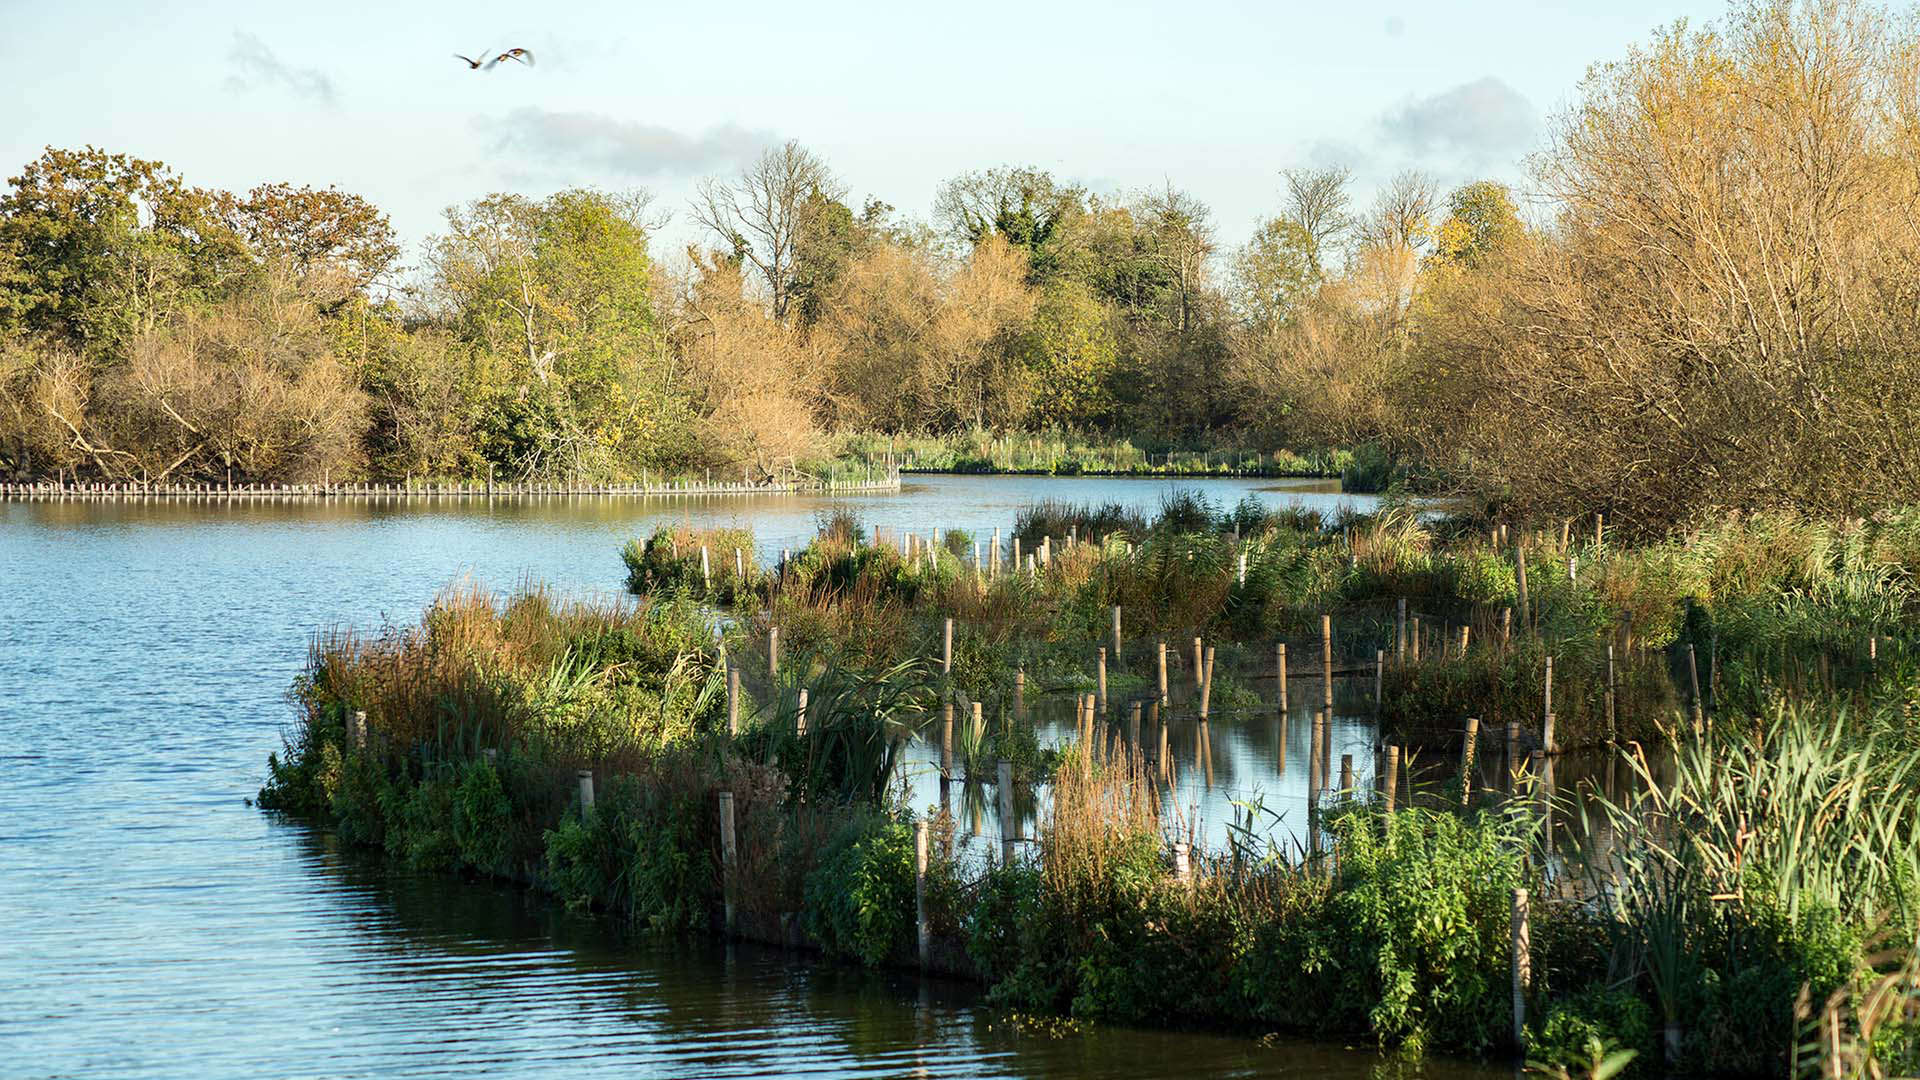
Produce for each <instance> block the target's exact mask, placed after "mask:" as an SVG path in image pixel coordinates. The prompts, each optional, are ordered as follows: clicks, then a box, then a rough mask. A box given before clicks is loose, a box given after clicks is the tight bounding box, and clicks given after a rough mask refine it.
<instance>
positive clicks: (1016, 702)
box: [975, 668, 1027, 720]
mask: <svg viewBox="0 0 1920 1080" xmlns="http://www.w3.org/2000/svg"><path fill="white" fill-rule="evenodd" d="M975 707H976V708H978V706H977V705H976V706H975ZM1026 717H1027V669H1026V668H1021V669H1020V670H1018V671H1015V672H1014V673H1013V718H1014V719H1015V720H1024V719H1026Z"/></svg>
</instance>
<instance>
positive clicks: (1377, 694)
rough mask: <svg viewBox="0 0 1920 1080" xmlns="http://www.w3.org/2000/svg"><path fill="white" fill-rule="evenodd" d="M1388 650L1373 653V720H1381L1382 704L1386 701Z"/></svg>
mask: <svg viewBox="0 0 1920 1080" xmlns="http://www.w3.org/2000/svg"><path fill="white" fill-rule="evenodd" d="M1386 685H1387V650H1385V649H1375V650H1374V651H1373V718H1374V720H1375V721H1378V720H1379V719H1380V709H1381V703H1382V702H1384V701H1385V700H1386Z"/></svg>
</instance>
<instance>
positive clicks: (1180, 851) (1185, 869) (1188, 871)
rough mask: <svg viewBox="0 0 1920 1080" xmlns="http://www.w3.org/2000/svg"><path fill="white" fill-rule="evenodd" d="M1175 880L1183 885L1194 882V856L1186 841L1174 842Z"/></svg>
mask: <svg viewBox="0 0 1920 1080" xmlns="http://www.w3.org/2000/svg"><path fill="white" fill-rule="evenodd" d="M1173 879H1174V880H1175V881H1178V882H1180V883H1181V884H1183V885H1184V884H1186V883H1188V882H1190V881H1192V880H1193V856H1192V854H1191V852H1190V850H1189V846H1188V844H1187V842H1186V841H1185V840H1175V841H1174V842H1173Z"/></svg>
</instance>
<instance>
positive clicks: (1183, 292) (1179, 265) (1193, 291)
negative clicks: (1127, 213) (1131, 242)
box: [1133, 183, 1214, 334]
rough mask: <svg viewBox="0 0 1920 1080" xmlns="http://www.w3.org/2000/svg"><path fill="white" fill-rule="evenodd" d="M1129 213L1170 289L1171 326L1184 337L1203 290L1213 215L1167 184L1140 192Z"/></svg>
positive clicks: (1210, 242)
mask: <svg viewBox="0 0 1920 1080" xmlns="http://www.w3.org/2000/svg"><path fill="white" fill-rule="evenodd" d="M1133 211H1134V215H1135V217H1136V218H1138V219H1139V221H1140V224H1141V228H1142V230H1143V232H1144V233H1145V234H1146V240H1147V245H1148V253H1149V257H1150V258H1151V259H1152V260H1153V262H1154V263H1155V264H1156V265H1158V266H1159V267H1160V269H1161V272H1162V273H1164V274H1166V276H1167V280H1168V284H1169V285H1170V286H1171V288H1172V291H1173V300H1174V302H1175V307H1176V310H1175V312H1174V316H1175V318H1174V325H1175V326H1176V327H1177V328H1178V329H1179V331H1180V332H1181V333H1183V334H1184V333H1185V332H1186V331H1187V329H1188V328H1189V327H1190V326H1191V325H1192V323H1193V309H1194V304H1195V301H1196V298H1197V297H1198V295H1199V293H1200V292H1201V290H1202V289H1204V288H1205V287H1206V283H1207V263H1208V262H1209V261H1210V260H1211V259H1212V258H1213V250H1214V239H1213V220H1212V219H1213V212H1212V211H1211V210H1209V209H1208V208H1207V204H1205V203H1203V202H1201V201H1200V200H1199V199H1197V198H1194V197H1193V196H1192V195H1190V194H1188V193H1186V192H1184V191H1180V190H1178V189H1177V188H1175V187H1174V186H1173V185H1172V184H1171V183H1168V184H1167V185H1165V186H1164V187H1163V188H1161V189H1160V190H1158V191H1149V192H1145V193H1143V194H1142V195H1141V196H1140V198H1139V199H1138V201H1136V203H1135V204H1134V208H1133Z"/></svg>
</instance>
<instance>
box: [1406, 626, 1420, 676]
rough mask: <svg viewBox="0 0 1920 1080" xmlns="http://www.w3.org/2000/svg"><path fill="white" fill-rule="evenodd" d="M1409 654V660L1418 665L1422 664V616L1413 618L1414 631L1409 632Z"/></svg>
mask: <svg viewBox="0 0 1920 1080" xmlns="http://www.w3.org/2000/svg"><path fill="white" fill-rule="evenodd" d="M1407 653H1408V654H1409V655H1408V659H1410V660H1412V661H1413V662H1414V663H1416V664H1417V663H1419V662H1420V616H1418V615H1415V616H1414V617H1413V626H1412V629H1410V630H1408V631H1407Z"/></svg>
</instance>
